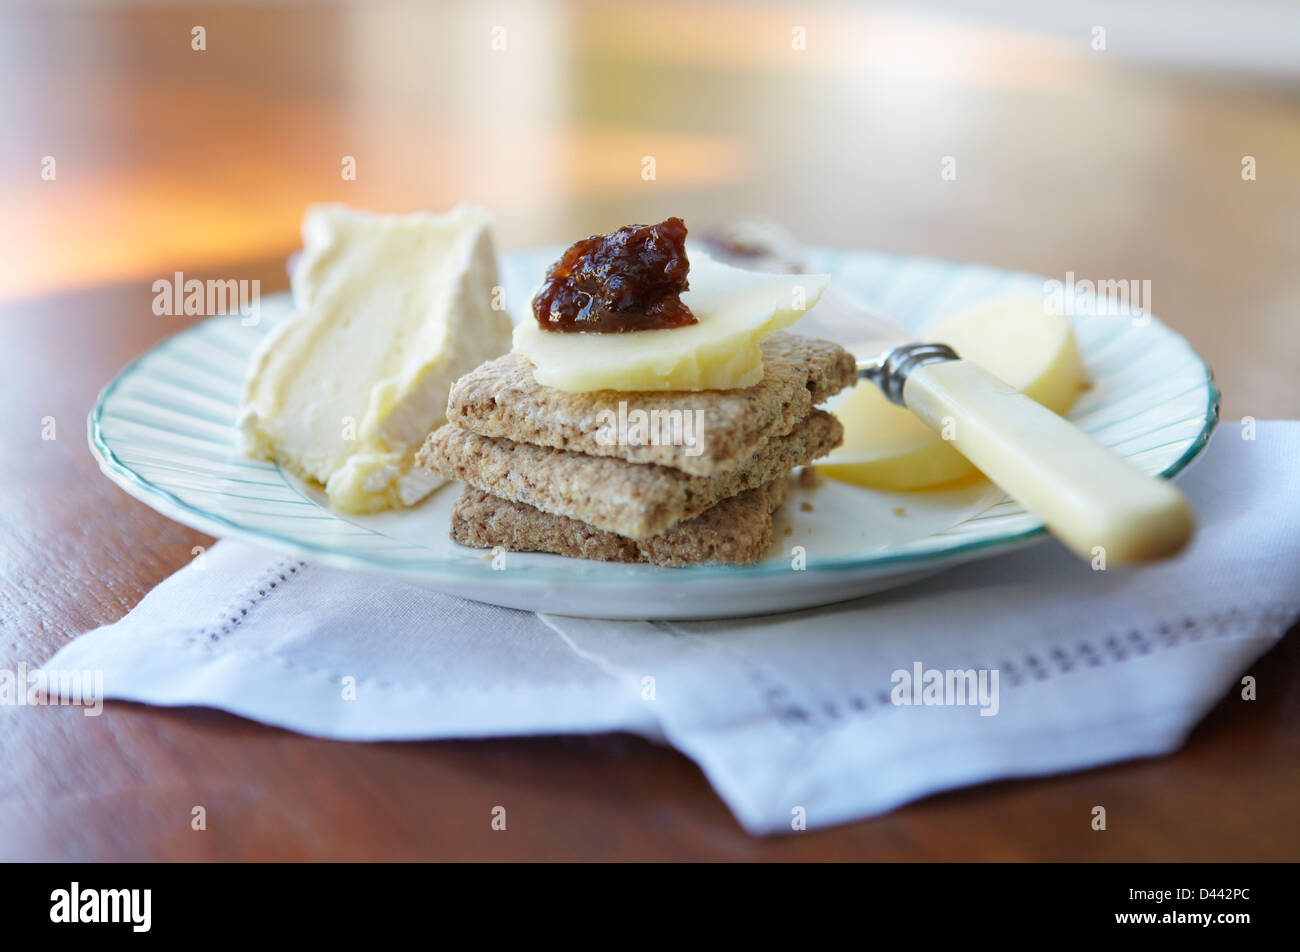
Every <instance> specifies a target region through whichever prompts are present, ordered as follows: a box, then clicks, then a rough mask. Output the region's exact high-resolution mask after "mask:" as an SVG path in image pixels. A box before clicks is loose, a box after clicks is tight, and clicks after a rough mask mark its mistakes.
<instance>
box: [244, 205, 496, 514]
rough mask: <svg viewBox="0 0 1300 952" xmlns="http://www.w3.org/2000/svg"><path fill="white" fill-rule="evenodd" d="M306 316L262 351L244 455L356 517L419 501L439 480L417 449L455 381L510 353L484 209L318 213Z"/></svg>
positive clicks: (304, 281) (335, 209) (300, 275)
mask: <svg viewBox="0 0 1300 952" xmlns="http://www.w3.org/2000/svg"><path fill="white" fill-rule="evenodd" d="M303 244H304V248H303V256H302V259H301V261H300V264H299V267H298V269H297V271H296V272H295V276H294V281H293V287H294V299H295V303H296V304H297V305H298V308H299V310H298V313H296V314H295V315H294V316H292V317H291V318H289V319H288V320H287V321H286V322H285V324H284V325H282V326H281V327H279V328H277V329H276V330H275V331H274V332H273V333H272V334H271V335H270V336H269V337H268V338H267V339H266V341H264V342H263V345H262V347H261V348H260V349H259V351H258V353H257V354H256V355H255V357H254V359H253V363H252V367H251V370H250V374H249V377H248V381H247V384H246V387H245V399H244V406H243V411H242V413H241V419H240V428H241V431H242V432H243V437H244V447H245V450H246V452H248V453H250V454H252V455H256V456H261V457H264V458H267V459H273V460H275V461H277V462H279V463H281V464H282V465H284V466H286V467H287V468H289V469H290V470H292V471H294V472H296V473H298V474H299V475H301V476H304V477H307V478H310V479H313V480H315V481H317V482H319V483H321V484H323V485H324V487H325V491H326V494H327V495H328V496H329V499H330V501H331V502H332V503H333V504H334V505H335V506H337V507H338V508H339V509H342V510H344V511H348V512H373V511H376V510H380V509H386V508H392V507H396V506H401V505H411V504H413V503H414V502H417V501H418V500H419V499H420V498H421V497H423V496H424V495H425V494H427V493H428V492H429V491H430V490H431V489H432V488H434V486H436V485H437V483H436V481H434V480H432V479H430V478H429V474H428V473H425V472H419V471H415V470H414V468H413V452H414V450H415V449H416V448H418V446H419V445H420V443H421V442H422V441H423V439H424V437H425V436H426V435H427V434H428V433H429V432H430V430H432V429H433V428H434V427H435V426H437V425H438V424H439V423H440V422H441V421H442V418H443V414H444V412H445V408H446V402H447V393H448V391H449V390H450V388H451V384H452V383H453V382H454V381H455V380H456V378H457V377H459V376H461V375H462V374H464V373H465V372H467V371H469V370H471V369H473V368H474V367H476V366H478V365H479V364H480V363H482V362H483V361H485V360H488V359H490V358H492V357H495V356H497V355H498V354H501V353H503V352H504V351H505V350H507V349H508V347H509V341H510V319H509V317H508V315H507V314H506V312H505V311H503V310H496V309H494V308H493V301H494V289H495V288H496V287H497V286H498V284H499V279H498V277H497V269H496V258H495V253H494V250H493V246H492V239H491V232H490V226H489V219H488V216H487V213H486V212H484V211H482V210H481V209H476V208H472V207H468V206H462V207H459V208H457V209H454V210H453V211H451V212H449V213H447V214H445V215H433V214H427V213H416V214H410V215H376V214H370V213H366V212H357V211H353V210H351V209H347V208H344V207H342V206H321V207H317V208H313V209H311V210H310V211H309V212H308V214H307V216H306V218H305V220H304V223H303Z"/></svg>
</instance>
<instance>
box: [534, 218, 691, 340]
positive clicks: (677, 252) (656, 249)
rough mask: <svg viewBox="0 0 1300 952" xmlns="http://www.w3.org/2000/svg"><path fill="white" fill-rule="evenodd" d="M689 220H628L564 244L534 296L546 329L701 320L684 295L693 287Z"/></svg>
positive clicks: (617, 330) (617, 329)
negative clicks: (614, 228)
mask: <svg viewBox="0 0 1300 952" xmlns="http://www.w3.org/2000/svg"><path fill="white" fill-rule="evenodd" d="M690 269H691V263H690V262H689V261H687V260H686V225H685V223H684V222H683V221H682V220H681V219H680V218H669V219H666V220H664V221H661V222H660V223H659V224H657V225H627V226H624V227H623V228H620V229H618V230H617V231H612V232H610V233H609V234H608V235H592V236H591V237H590V238H584V239H583V240H582V241H579V242H577V243H576V244H574V245H572V246H570V247H569V249H568V250H567V251H565V252H564V254H563V255H561V256H560V260H559V261H557V262H555V264H553V265H551V267H550V268H549V269H548V270H547V272H546V280H545V282H543V284H542V287H541V289H540V290H539V291H538V292H537V294H536V296H535V297H534V298H533V316H534V317H535V318H537V323H538V325H539V326H540V327H541V329H542V330H544V331H567V332H574V331H586V332H589V333H595V334H621V333H623V332H624V331H648V330H662V329H664V328H672V327H685V326H686V325H688V324H698V323H699V321H698V320H697V319H696V317H695V315H694V314H692V313H691V309H690V308H689V307H687V306H686V305H685V304H683V303H682V300H681V293H682V292H683V291H686V290H688V289H689V288H690V285H689V284H688V283H687V280H686V279H687V275H688V274H689V273H690Z"/></svg>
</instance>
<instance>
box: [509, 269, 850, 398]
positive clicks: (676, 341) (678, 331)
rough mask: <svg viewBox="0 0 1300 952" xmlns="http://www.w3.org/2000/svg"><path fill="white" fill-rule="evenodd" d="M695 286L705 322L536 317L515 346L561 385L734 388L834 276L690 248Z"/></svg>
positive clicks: (753, 376)
mask: <svg viewBox="0 0 1300 952" xmlns="http://www.w3.org/2000/svg"><path fill="white" fill-rule="evenodd" d="M689 256H690V261H691V271H690V285H691V289H690V290H689V291H687V292H685V293H684V294H683V295H682V301H683V302H684V303H685V304H686V306H687V307H689V308H690V309H691V311H692V313H694V315H695V317H696V318H697V319H698V321H699V323H697V324H691V325H689V326H687V327H674V328H670V329H667V330H654V331H631V332H629V333H626V334H586V333H563V332H556V331H544V330H542V329H541V328H539V327H538V326H537V321H535V320H534V319H533V317H532V314H531V311H530V313H529V315H528V316H527V317H526V318H525V319H524V320H523V321H522V322H521V323H520V324H519V325H518V326H516V327H515V332H514V349H515V350H516V351H518V352H519V353H521V354H523V355H524V356H525V357H527V358H528V359H529V360H530V361H531V362H532V363H533V365H534V367H535V368H536V369H535V370H534V376H535V377H536V378H537V382H538V383H541V384H544V385H545V386H548V387H555V388H556V389H558V390H567V391H571V392H587V391H591V390H731V389H734V388H736V387H750V386H753V385H754V384H756V383H758V381H759V380H761V379H762V377H763V358H762V355H761V353H760V352H759V348H758V345H759V343H760V342H761V341H762V340H763V338H765V337H767V335H769V334H771V333H772V332H773V331H777V330H780V329H781V328H784V327H789V326H790V325H791V324H793V323H794V322H795V321H797V320H798V319H799V318H800V317H802V316H803V315H804V313H805V312H806V311H807V310H808V309H809V308H811V307H812V306H813V305H814V304H816V303H817V300H818V299H819V298H820V297H821V294H822V291H823V290H825V288H826V284H827V282H828V281H829V280H830V276H829V275H825V274H764V273H760V272H755V271H744V270H741V269H740V268H733V267H730V266H728V265H725V264H722V263H720V262H717V261H714V260H713V259H712V258H710V257H709V256H708V255H706V254H704V253H703V252H700V251H697V250H694V249H691V250H690V251H689Z"/></svg>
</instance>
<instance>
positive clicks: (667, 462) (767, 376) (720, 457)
mask: <svg viewBox="0 0 1300 952" xmlns="http://www.w3.org/2000/svg"><path fill="white" fill-rule="evenodd" d="M762 350H763V379H762V381H761V382H759V383H757V384H755V385H754V386H752V387H746V388H744V389H739V390H702V391H664V392H641V393H624V392H621V391H617V390H601V391H597V392H595V393H569V392H566V391H563V390H556V389H553V388H551V387H544V386H542V385H541V384H539V383H538V382H537V381H536V380H534V379H533V372H532V365H531V364H530V363H529V362H528V361H527V359H526V358H524V357H522V356H520V355H519V354H507V355H505V356H504V357H499V358H497V359H496V360H492V361H489V362H488V363H486V364H483V365H482V366H480V367H479V368H478V369H476V370H473V371H471V372H470V373H468V374H466V375H465V376H464V377H461V378H460V380H458V381H457V382H456V384H455V385H454V386H453V387H452V388H451V395H450V398H449V399H448V401H447V420H448V422H450V423H453V424H456V425H457V426H461V427H464V428H465V429H467V430H470V431H472V432H474V433H477V434H479V435H481V436H489V437H505V438H507V439H510V440H514V441H516V442H519V443H532V444H535V445H539V446H551V447H555V448H556V449H561V450H572V451H574V452H577V453H586V454H589V455H592V456H607V457H616V458H618V459H623V460H627V461H629V462H633V463H657V464H659V465H661V466H671V467H673V468H675V469H679V470H681V471H682V472H685V473H690V474H692V475H695V476H708V475H712V474H714V473H718V472H722V471H725V470H729V469H735V468H737V467H739V466H741V465H743V464H745V463H746V462H747V461H748V460H749V459H750V457H752V456H753V455H754V453H755V452H756V451H757V450H758V449H759V448H760V447H761V446H762V445H763V443H764V442H766V441H767V440H768V439H770V438H771V437H773V436H779V435H781V434H784V433H788V432H790V430H791V429H792V428H793V427H794V426H795V424H796V423H797V422H798V421H800V420H802V419H804V417H806V416H807V415H808V413H809V411H810V410H811V409H812V408H813V406H814V405H815V404H818V403H821V402H822V401H824V400H826V399H827V398H828V397H830V396H832V395H834V394H836V393H838V392H839V391H840V390H843V389H844V388H845V387H849V386H852V385H853V383H854V381H855V380H856V376H857V374H856V368H855V365H854V361H853V356H852V355H851V354H849V352H848V351H846V350H844V348H842V347H840V346H839V345H838V344H834V343H831V342H830V341H825V340H815V339H813V338H808V337H800V336H799V335H797V334H791V333H789V332H786V331H781V332H778V333H775V334H773V335H772V336H771V337H769V338H767V340H765V341H763V343H762ZM620 402H622V403H624V404H625V405H626V408H627V410H628V411H629V412H631V411H635V410H645V411H647V412H649V411H655V410H657V411H661V412H662V411H670V412H671V411H683V412H686V413H695V412H698V413H699V414H700V417H699V420H700V423H699V427H698V430H699V444H698V445H697V446H695V447H691V448H689V453H690V454H695V455H688V448H687V447H684V446H667V445H661V446H655V445H641V446H628V445H617V444H609V445H605V444H602V442H601V441H600V440H599V439H598V438H597V432H598V431H599V430H600V429H601V422H600V418H599V415H600V414H601V412H602V411H613V412H615V413H617V412H618V409H619V404H620ZM697 450H698V451H699V452H698V453H697Z"/></svg>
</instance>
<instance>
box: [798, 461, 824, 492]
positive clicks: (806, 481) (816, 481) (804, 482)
mask: <svg viewBox="0 0 1300 952" xmlns="http://www.w3.org/2000/svg"><path fill="white" fill-rule="evenodd" d="M821 484H822V474H821V473H819V472H817V467H816V466H805V467H804V468H803V469H801V470H799V486H800V488H802V489H816V488H817V487H818V486H820V485H821Z"/></svg>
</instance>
